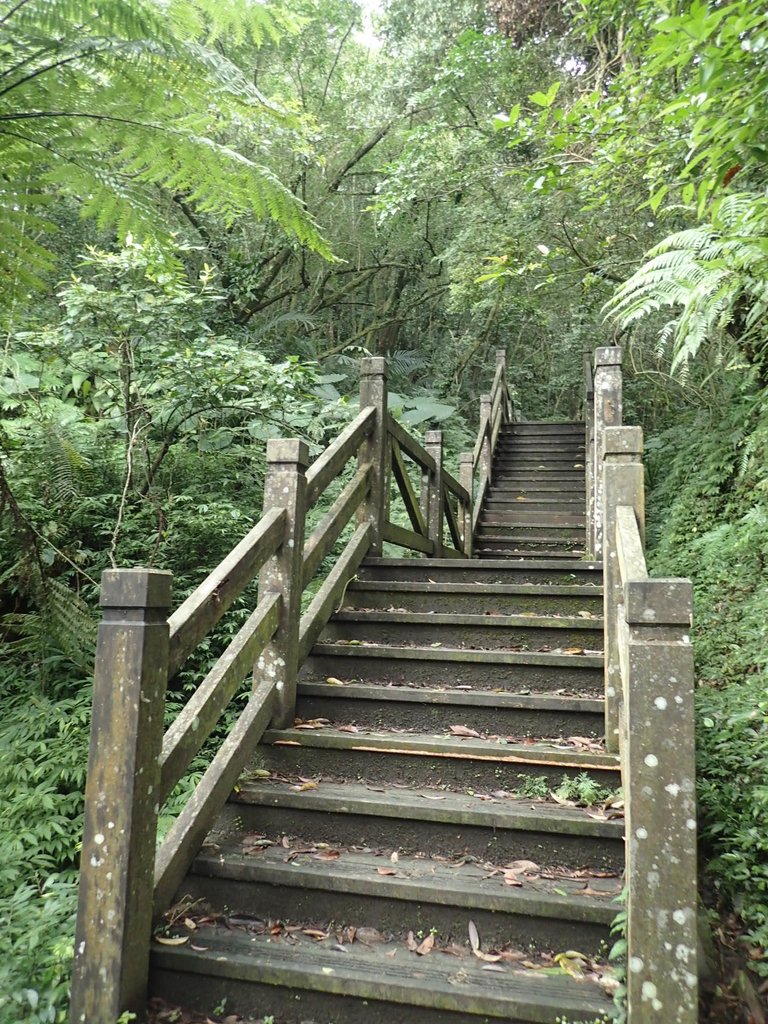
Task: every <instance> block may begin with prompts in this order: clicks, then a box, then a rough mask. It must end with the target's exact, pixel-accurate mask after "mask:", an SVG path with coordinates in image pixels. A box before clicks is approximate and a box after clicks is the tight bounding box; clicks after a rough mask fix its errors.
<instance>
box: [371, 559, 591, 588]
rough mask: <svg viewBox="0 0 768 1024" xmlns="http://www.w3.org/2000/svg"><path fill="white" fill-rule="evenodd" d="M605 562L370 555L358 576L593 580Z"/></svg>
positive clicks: (459, 580) (504, 581) (493, 580)
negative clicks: (383, 556) (514, 560)
mask: <svg viewBox="0 0 768 1024" xmlns="http://www.w3.org/2000/svg"><path fill="white" fill-rule="evenodd" d="M602 572H603V570H602V563H600V562H588V561H585V560H581V559H576V558H571V559H570V561H569V562H568V563H567V564H564V563H563V562H562V561H560V560H558V561H552V560H551V559H546V558H541V557H538V558H533V559H529V560H527V561H525V562H520V561H517V562H512V561H509V560H507V559H504V558H502V559H497V560H496V561H495V562H493V563H488V562H485V563H480V562H478V561H477V560H476V559H467V558H367V559H366V560H365V561H364V562H363V563H362V565H361V566H360V568H359V569H358V571H357V578H358V580H362V581H365V582H373V581H379V580H391V581H404V582H405V581H409V582H425V583H477V584H478V585H481V584H485V583H502V584H518V583H532V584H541V583H553V584H563V585H564V584H568V583H581V584H584V583H590V582H592V583H594V584H596V585H597V586H601V585H602V582H603V575H602Z"/></svg>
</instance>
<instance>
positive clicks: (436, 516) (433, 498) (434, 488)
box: [424, 430, 445, 558]
mask: <svg viewBox="0 0 768 1024" xmlns="http://www.w3.org/2000/svg"><path fill="white" fill-rule="evenodd" d="M424 450H425V451H426V452H427V453H428V454H429V455H431V456H432V458H433V459H434V460H435V471H434V473H432V474H431V478H430V481H429V506H428V510H427V531H428V535H429V539H430V540H431V541H433V542H434V545H435V549H434V552H433V557H434V558H441V557H442V554H443V516H444V514H445V510H444V508H443V501H444V497H443V432H442V430H428V431H427V432H426V434H425V435H424Z"/></svg>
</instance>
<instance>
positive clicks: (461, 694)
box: [296, 676, 605, 739]
mask: <svg viewBox="0 0 768 1024" xmlns="http://www.w3.org/2000/svg"><path fill="white" fill-rule="evenodd" d="M331 679H333V682H332V683H329V682H326V681H325V680H322V679H321V680H307V681H301V682H300V683H299V684H298V701H297V705H296V714H297V715H299V716H300V717H301V718H302V719H303V720H304V721H311V720H313V719H318V718H326V719H328V720H329V721H331V722H351V723H353V724H354V725H356V726H362V727H363V728H368V729H416V730H418V731H419V732H446V733H447V732H450V729H451V726H452V725H453V726H467V727H470V728H472V729H475V730H477V731H479V732H483V733H497V732H499V731H501V732H504V733H509V734H511V735H516V736H522V737H530V736H533V737H542V736H546V737H559V736H587V737H592V738H595V739H598V738H599V737H601V736H602V735H603V734H604V731H605V719H604V710H603V701H602V700H601V699H597V698H595V697H592V696H589V697H585V696H571V695H568V694H553V693H508V692H502V693H498V692H495V691H494V690H490V689H488V690H467V689H457V688H454V689H448V688H442V689H438V688H435V687H428V686H391V685H382V684H377V683H350V682H346V683H345V682H343V681H342V680H339V679H337V678H335V677H333V676H332V677H331Z"/></svg>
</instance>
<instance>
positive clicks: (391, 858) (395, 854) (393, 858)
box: [389, 850, 400, 864]
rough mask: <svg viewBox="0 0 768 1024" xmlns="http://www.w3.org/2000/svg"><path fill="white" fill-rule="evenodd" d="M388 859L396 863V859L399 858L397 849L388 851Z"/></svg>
mask: <svg viewBox="0 0 768 1024" xmlns="http://www.w3.org/2000/svg"><path fill="white" fill-rule="evenodd" d="M389 859H390V861H391V862H392V864H397V862H398V860H399V859H400V858H399V857H398V855H397V850H394V851H393V852H392V853H390V855H389Z"/></svg>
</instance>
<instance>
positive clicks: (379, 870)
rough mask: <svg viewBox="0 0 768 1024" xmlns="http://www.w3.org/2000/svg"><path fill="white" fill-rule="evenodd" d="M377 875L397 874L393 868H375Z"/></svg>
mask: <svg viewBox="0 0 768 1024" xmlns="http://www.w3.org/2000/svg"><path fill="white" fill-rule="evenodd" d="M376 874H377V875H396V874H397V872H396V871H395V869H394V868H376Z"/></svg>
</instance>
